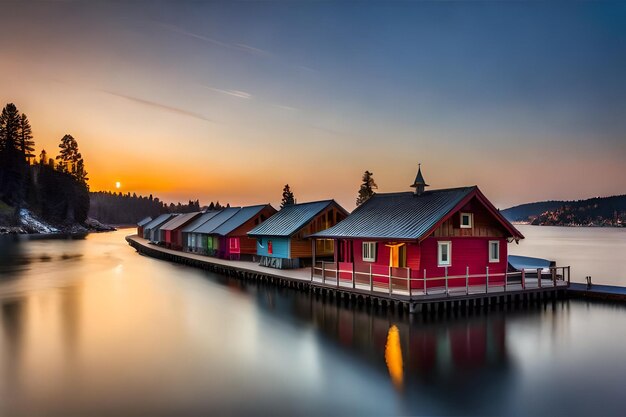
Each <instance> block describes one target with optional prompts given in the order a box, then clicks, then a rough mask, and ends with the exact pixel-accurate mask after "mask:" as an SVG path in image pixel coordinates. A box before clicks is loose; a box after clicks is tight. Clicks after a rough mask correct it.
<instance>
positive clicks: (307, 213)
mask: <svg viewBox="0 0 626 417" xmlns="http://www.w3.org/2000/svg"><path fill="white" fill-rule="evenodd" d="M333 204H334V205H336V206H337V207H338V208H339V209H341V210H343V208H342V207H341V206H340V205H339V204H337V203H336V202H335V200H323V201H313V202H310V203H301V204H291V205H288V206H285V207H283V208H282V209H281V210H280V211H279V212H278V213H276V214H274V215H273V216H272V217H270V218H269V219H267V220H265V221H264V222H263V223H261V224H260V225H258V226H257V227H255V228H254V229H252V230H251V231H249V232H248V234H249V235H250V236H285V237H287V236H291V235H293V234H295V233H296V232H297V231H298V230H300V229H302V228H303V227H304V226H306V225H307V224H308V223H309V222H310V221H311V220H313V219H314V218H315V216H317V215H318V214H319V213H321V212H322V211H324V210H325V209H326V208H328V206H330V205H333ZM343 211H345V210H343ZM346 214H347V213H346Z"/></svg>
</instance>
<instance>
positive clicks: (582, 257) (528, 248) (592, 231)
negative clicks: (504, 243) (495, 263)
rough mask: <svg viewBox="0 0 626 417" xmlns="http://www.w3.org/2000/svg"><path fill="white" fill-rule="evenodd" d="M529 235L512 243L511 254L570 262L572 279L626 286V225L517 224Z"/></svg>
mask: <svg viewBox="0 0 626 417" xmlns="http://www.w3.org/2000/svg"><path fill="white" fill-rule="evenodd" d="M516 227H517V228H518V229H519V231H520V232H522V234H524V236H525V237H526V239H523V240H521V241H520V243H519V245H516V244H515V243H512V244H510V245H509V253H510V254H512V255H524V256H533V257H537V258H545V259H550V260H553V261H556V263H557V266H567V265H570V266H571V267H572V268H571V273H572V281H576V282H585V277H586V276H587V275H590V276H591V278H592V281H593V282H594V283H597V284H607V285H619V286H626V228H611V227H557V226H529V225H516Z"/></svg>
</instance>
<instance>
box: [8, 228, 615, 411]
mask: <svg viewBox="0 0 626 417" xmlns="http://www.w3.org/2000/svg"><path fill="white" fill-rule="evenodd" d="M125 233H127V232H126V231H120V232H115V233H109V234H98V235H90V236H88V237H87V238H86V239H84V240H30V241H27V240H22V241H13V240H12V239H10V238H9V239H4V240H1V241H0V415H2V416H13V415H18V416H29V417H30V416H38V415H47V416H73V415H78V416H98V415H116V416H133V415H173V416H185V415H219V416H222V415H268V416H273V415H294V414H296V415H297V414H305V415H341V416H346V415H359V416H360V415H394V414H404V415H406V414H414V415H415V414H427V415H470V414H473V415H519V416H526V415H545V416H559V415H562V416H566V415H567V416H570V415H589V416H596V415H607V416H608V415H614V416H619V415H624V407H623V405H624V393H623V391H624V387H626V361H625V360H624V357H625V354H626V350H625V346H626V332H624V323H626V308H624V307H622V306H621V305H611V304H587V303H585V302H574V301H571V302H559V303H554V304H548V305H546V306H543V307H536V308H531V309H527V310H517V311H499V310H493V311H490V312H483V313H473V314H470V315H467V316H466V315H458V316H455V315H452V316H447V317H426V318H423V317H421V316H420V317H416V318H414V319H412V320H409V319H408V318H407V317H398V316H395V315H387V314H386V313H384V312H378V313H376V312H371V313H368V312H367V311H366V310H363V309H362V310H358V309H350V308H345V307H343V306H338V305H337V304H335V303H324V302H322V301H319V300H315V299H314V298H311V297H309V296H307V295H306V294H302V293H297V292H293V291H290V290H285V289H283V290H277V289H274V288H271V287H265V286H259V285H253V284H242V283H240V282H239V281H236V280H231V279H228V278H225V277H222V276H219V275H215V274H210V273H206V272H203V271H199V270H194V269H190V268H186V267H182V266H176V265H171V264H168V263H166V262H162V261H157V260H153V259H150V258H147V257H143V256H140V255H138V254H136V253H135V252H134V250H132V249H131V248H130V247H129V246H128V245H127V244H126V243H125V241H124V240H123V236H124V234H125Z"/></svg>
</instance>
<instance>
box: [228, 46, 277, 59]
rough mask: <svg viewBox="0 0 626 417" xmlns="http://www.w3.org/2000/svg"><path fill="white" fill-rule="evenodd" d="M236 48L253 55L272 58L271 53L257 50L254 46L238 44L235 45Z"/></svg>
mask: <svg viewBox="0 0 626 417" xmlns="http://www.w3.org/2000/svg"><path fill="white" fill-rule="evenodd" d="M234 46H235V47H236V48H238V49H241V50H243V51H246V52H249V53H251V54H253V55H260V56H270V55H272V54H271V53H269V52H268V51H266V50H264V49H260V48H255V47H254V46H250V45H246V44H245V43H236V44H235V45H234Z"/></svg>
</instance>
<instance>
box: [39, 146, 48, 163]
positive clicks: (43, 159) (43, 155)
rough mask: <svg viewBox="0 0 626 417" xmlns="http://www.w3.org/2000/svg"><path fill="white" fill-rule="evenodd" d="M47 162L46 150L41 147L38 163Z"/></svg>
mask: <svg viewBox="0 0 626 417" xmlns="http://www.w3.org/2000/svg"><path fill="white" fill-rule="evenodd" d="M47 163H48V152H46V150H45V149H42V150H41V153H40V154H39V164H40V165H45V164H47Z"/></svg>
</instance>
